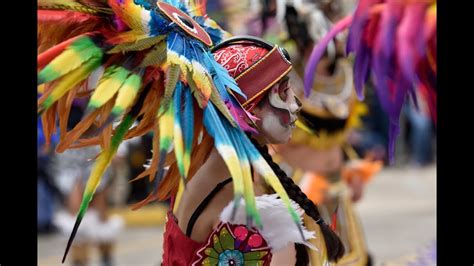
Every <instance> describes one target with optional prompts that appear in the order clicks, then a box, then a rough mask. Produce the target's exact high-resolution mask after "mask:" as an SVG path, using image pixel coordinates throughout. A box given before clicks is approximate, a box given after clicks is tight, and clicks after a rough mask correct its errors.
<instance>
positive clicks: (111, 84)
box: [87, 65, 130, 110]
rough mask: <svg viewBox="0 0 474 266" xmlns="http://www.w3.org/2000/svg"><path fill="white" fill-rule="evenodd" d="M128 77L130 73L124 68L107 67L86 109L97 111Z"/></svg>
mask: <svg viewBox="0 0 474 266" xmlns="http://www.w3.org/2000/svg"><path fill="white" fill-rule="evenodd" d="M129 75H130V71H128V70H127V69H125V68H124V67H121V66H116V65H114V66H110V67H108V68H107V69H106V70H105V73H104V75H103V76H102V78H101V80H100V81H99V85H98V86H97V88H96V89H95V91H94V93H93V94H92V96H91V99H90V100H89V104H88V106H87V108H88V109H89V110H93V109H97V108H99V107H101V106H102V105H104V104H105V103H106V102H107V101H109V100H110V99H112V97H113V96H114V95H115V93H116V92H117V91H118V90H119V89H120V87H121V86H122V84H124V82H125V80H126V79H127V77H128V76H129Z"/></svg>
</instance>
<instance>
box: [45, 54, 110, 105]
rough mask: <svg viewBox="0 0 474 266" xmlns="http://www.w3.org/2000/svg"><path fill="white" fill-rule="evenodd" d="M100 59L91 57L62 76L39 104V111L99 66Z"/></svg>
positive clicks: (51, 103)
mask: <svg viewBox="0 0 474 266" xmlns="http://www.w3.org/2000/svg"><path fill="white" fill-rule="evenodd" d="M100 63H101V60H100V59H97V58H92V59H90V60H89V61H87V62H86V63H85V64H84V65H82V66H81V67H79V68H77V69H75V70H73V71H71V72H70V73H68V74H67V75H66V76H64V77H63V78H62V79H61V80H60V81H59V82H58V83H57V85H56V86H54V88H53V89H52V92H51V94H49V95H48V97H47V98H46V100H45V101H44V102H43V103H42V104H41V105H40V108H39V111H41V112H42V111H43V110H46V109H48V108H49V107H51V105H53V104H54V103H55V102H56V101H57V100H58V99H59V98H61V97H62V96H63V95H64V94H65V93H67V92H68V91H70V90H71V89H73V88H74V87H75V86H76V85H78V84H79V83H80V82H81V81H83V80H84V79H86V78H87V77H88V75H89V74H90V73H91V72H92V71H93V70H94V69H96V68H97V67H99V66H100Z"/></svg>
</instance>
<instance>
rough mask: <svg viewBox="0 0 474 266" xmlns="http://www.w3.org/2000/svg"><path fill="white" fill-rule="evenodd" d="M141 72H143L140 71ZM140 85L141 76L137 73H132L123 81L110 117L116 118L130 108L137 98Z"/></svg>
mask: <svg viewBox="0 0 474 266" xmlns="http://www.w3.org/2000/svg"><path fill="white" fill-rule="evenodd" d="M142 72H143V71H142ZM141 85H142V76H141V75H140V74H137V73H132V74H130V76H128V77H127V79H126V80H125V81H124V83H123V84H122V86H121V87H120V89H119V91H118V95H117V99H116V100H115V105H114V107H113V108H112V115H113V116H115V117H117V116H119V115H120V114H122V113H123V112H124V111H125V110H126V109H127V108H128V107H130V106H131V105H132V103H133V101H134V100H135V98H136V97H137V94H138V91H139V90H140V87H141Z"/></svg>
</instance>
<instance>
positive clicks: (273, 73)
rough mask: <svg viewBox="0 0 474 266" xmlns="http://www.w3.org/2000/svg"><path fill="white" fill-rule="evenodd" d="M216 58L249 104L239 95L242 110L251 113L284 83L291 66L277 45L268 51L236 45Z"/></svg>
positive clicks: (256, 47) (226, 49)
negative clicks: (276, 85)
mask: <svg viewBox="0 0 474 266" xmlns="http://www.w3.org/2000/svg"><path fill="white" fill-rule="evenodd" d="M214 58H215V59H216V61H217V62H218V63H219V64H221V65H222V66H223V67H224V68H226V69H227V71H229V74H230V75H231V76H232V77H234V78H235V80H236V81H237V84H238V85H239V88H240V89H241V90H242V92H243V93H245V95H246V96H247V100H245V99H244V98H242V97H240V96H239V95H236V97H237V99H238V100H239V102H240V103H241V104H242V106H244V107H246V109H247V110H250V109H252V108H253V107H254V106H255V105H256V104H257V103H258V102H259V101H260V100H261V99H262V98H263V95H264V92H266V91H267V90H268V89H270V88H271V87H272V86H273V85H274V84H275V83H277V82H278V81H279V80H281V79H282V78H283V77H284V76H285V75H286V74H288V72H290V70H291V68H292V66H291V62H290V61H288V60H287V59H286V58H285V56H284V55H283V54H282V52H281V51H280V49H279V48H278V46H276V45H275V47H273V49H272V50H270V51H268V50H267V49H265V48H262V47H259V46H253V45H252V44H243V43H239V44H235V45H229V46H227V47H225V48H222V49H220V50H218V51H217V52H215V53H214Z"/></svg>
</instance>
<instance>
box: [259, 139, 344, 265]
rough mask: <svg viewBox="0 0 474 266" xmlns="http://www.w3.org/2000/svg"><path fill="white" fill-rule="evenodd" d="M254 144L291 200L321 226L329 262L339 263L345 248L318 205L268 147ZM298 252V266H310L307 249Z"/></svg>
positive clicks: (297, 249) (299, 248)
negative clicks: (280, 164)
mask: <svg viewBox="0 0 474 266" xmlns="http://www.w3.org/2000/svg"><path fill="white" fill-rule="evenodd" d="M252 142H253V143H254V145H255V147H256V148H257V149H258V150H259V151H260V153H261V154H262V156H263V158H264V159H265V161H267V163H268V164H269V165H270V167H271V168H272V169H273V171H274V172H275V174H276V176H277V177H278V179H279V180H280V182H281V184H282V185H283V187H284V188H285V190H286V193H288V196H289V197H290V199H292V200H293V201H295V202H296V203H298V205H299V206H300V207H301V208H302V209H303V210H304V212H305V213H306V215H308V216H310V217H311V218H313V219H314V221H316V223H318V224H319V227H320V228H321V233H322V235H323V237H324V242H325V243H326V251H327V255H328V259H329V261H337V260H338V259H340V258H341V257H342V255H344V246H343V245H342V242H341V240H340V239H339V237H338V236H337V234H336V233H335V232H334V231H333V230H332V229H331V228H330V227H329V226H328V224H326V223H325V222H324V220H323V218H322V217H321V214H320V213H319V210H318V208H317V207H316V205H315V204H314V203H313V202H312V201H311V200H310V199H309V198H308V197H307V196H306V194H304V192H303V191H301V189H300V187H299V186H298V185H296V184H295V182H293V179H291V178H289V177H288V176H287V175H286V173H285V172H284V171H283V170H282V169H281V168H280V166H278V164H277V163H275V162H274V161H273V159H272V156H271V155H270V154H269V153H268V147H267V146H261V145H259V144H258V143H257V142H256V141H255V140H252ZM296 251H297V254H296V257H297V263H296V265H308V261H309V259H308V253H307V251H306V249H305V248H301V246H299V247H298V246H297V248H296Z"/></svg>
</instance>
